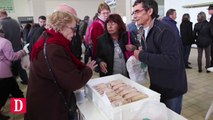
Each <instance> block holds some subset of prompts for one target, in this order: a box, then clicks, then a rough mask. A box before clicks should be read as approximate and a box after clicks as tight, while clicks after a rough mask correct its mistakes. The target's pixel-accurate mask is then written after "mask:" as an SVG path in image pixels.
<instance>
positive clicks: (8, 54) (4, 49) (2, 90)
mask: <svg viewBox="0 0 213 120" xmlns="http://www.w3.org/2000/svg"><path fill="white" fill-rule="evenodd" d="M25 48H26V47H25ZM24 55H26V51H25V50H19V51H17V52H14V51H13V48H12V44H11V42H10V41H9V40H7V39H5V38H4V32H3V30H0V120H7V119H9V116H5V115H3V114H2V113H1V108H2V107H3V106H4V105H5V103H6V101H7V99H8V97H9V95H10V94H12V96H13V97H16V98H21V97H24V95H23V92H22V91H21V90H20V89H19V86H18V84H17V82H16V78H15V77H14V76H13V74H12V71H11V62H12V61H15V60H18V59H20V58H21V57H23V56H24Z"/></svg>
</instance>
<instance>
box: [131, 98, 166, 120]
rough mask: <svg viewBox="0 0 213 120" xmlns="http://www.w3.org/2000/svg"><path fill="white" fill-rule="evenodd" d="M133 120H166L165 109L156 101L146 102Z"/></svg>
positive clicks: (164, 106)
mask: <svg viewBox="0 0 213 120" xmlns="http://www.w3.org/2000/svg"><path fill="white" fill-rule="evenodd" d="M133 120H168V111H167V107H166V105H165V104H163V103H161V102H158V101H147V102H145V103H144V105H143V107H142V108H141V109H140V110H139V112H138V113H137V114H136V116H135V117H134V119H133Z"/></svg>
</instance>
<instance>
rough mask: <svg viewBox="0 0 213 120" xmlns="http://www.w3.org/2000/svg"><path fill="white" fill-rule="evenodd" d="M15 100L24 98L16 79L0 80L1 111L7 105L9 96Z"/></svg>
mask: <svg viewBox="0 0 213 120" xmlns="http://www.w3.org/2000/svg"><path fill="white" fill-rule="evenodd" d="M10 94H11V95H12V96H13V97H15V98H23V97H24V95H23V92H22V91H21V90H20V89H19V86H18V84H17V82H16V79H15V78H14V77H10V78H3V79H1V80H0V109H1V108H2V107H3V106H4V105H5V103H6V102H7V99H8V97H9V95H10Z"/></svg>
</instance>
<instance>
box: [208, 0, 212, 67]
mask: <svg viewBox="0 0 213 120" xmlns="http://www.w3.org/2000/svg"><path fill="white" fill-rule="evenodd" d="M208 13H209V15H211V18H210V20H209V22H210V23H211V34H212V41H213V4H211V5H209V7H208ZM210 66H211V67H213V43H212V45H211V65H210Z"/></svg>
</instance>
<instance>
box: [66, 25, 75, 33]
mask: <svg viewBox="0 0 213 120" xmlns="http://www.w3.org/2000/svg"><path fill="white" fill-rule="evenodd" d="M66 27H67V28H69V29H71V30H72V31H73V32H76V31H77V27H68V26H66Z"/></svg>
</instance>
